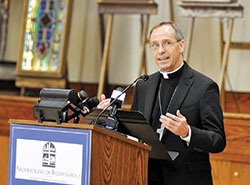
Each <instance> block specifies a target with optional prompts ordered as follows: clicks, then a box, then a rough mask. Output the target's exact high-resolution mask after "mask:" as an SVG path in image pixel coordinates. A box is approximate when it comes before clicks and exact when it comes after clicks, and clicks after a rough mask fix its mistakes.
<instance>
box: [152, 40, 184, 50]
mask: <svg viewBox="0 0 250 185" xmlns="http://www.w3.org/2000/svg"><path fill="white" fill-rule="evenodd" d="M180 41H181V40H177V41H176V42H171V41H164V42H162V43H161V44H160V43H152V44H150V47H151V49H152V50H158V49H159V48H160V45H161V47H163V48H164V49H169V48H172V47H173V46H174V44H175V43H177V42H180Z"/></svg>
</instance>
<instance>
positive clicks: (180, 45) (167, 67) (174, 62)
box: [150, 25, 184, 72]
mask: <svg viewBox="0 0 250 185" xmlns="http://www.w3.org/2000/svg"><path fill="white" fill-rule="evenodd" d="M150 44H151V50H152V53H153V57H154V60H155V63H156V64H157V65H158V66H159V68H160V71H162V72H168V71H173V70H175V69H177V68H178V67H179V66H180V65H181V64H182V61H183V57H182V53H183V50H184V40H181V41H179V42H177V40H176V38H175V30H174V28H173V27H172V26H171V25H162V26H161V27H158V28H156V29H154V30H153V32H152V34H151V37H150ZM154 46H156V47H154Z"/></svg>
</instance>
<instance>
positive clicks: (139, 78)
mask: <svg viewBox="0 0 250 185" xmlns="http://www.w3.org/2000/svg"><path fill="white" fill-rule="evenodd" d="M148 78H149V77H148V75H142V76H140V77H138V78H136V79H135V80H134V81H133V82H132V83H131V84H130V85H129V86H127V87H126V88H125V89H124V90H123V91H121V93H120V94H119V95H118V96H117V97H116V98H115V99H113V101H111V102H110V103H109V105H108V106H107V107H105V108H104V109H103V110H102V111H101V112H100V113H99V114H98V116H97V118H96V119H95V122H94V123H93V125H96V124H97V122H98V121H99V119H100V117H101V115H102V114H103V113H104V112H105V111H106V110H107V109H108V108H109V107H110V106H111V105H113V104H114V102H115V101H116V100H117V99H118V98H120V96H121V95H123V94H124V93H125V92H126V91H127V90H128V89H129V88H130V87H131V86H132V85H134V84H135V83H136V82H137V81H138V80H141V79H142V80H144V81H146V80H148Z"/></svg>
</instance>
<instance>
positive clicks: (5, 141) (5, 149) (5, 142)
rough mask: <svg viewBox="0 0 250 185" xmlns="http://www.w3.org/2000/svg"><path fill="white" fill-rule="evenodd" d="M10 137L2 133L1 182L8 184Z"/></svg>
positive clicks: (0, 155)
mask: <svg viewBox="0 0 250 185" xmlns="http://www.w3.org/2000/svg"><path fill="white" fill-rule="evenodd" d="M8 164H9V137H8V136H2V135H0V174H1V175H0V184H1V185H7V184H8Z"/></svg>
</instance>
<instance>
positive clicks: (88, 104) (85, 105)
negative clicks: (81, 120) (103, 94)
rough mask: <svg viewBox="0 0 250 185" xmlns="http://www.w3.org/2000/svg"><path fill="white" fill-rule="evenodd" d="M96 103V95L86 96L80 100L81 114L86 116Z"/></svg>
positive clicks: (97, 101) (97, 102)
mask: <svg viewBox="0 0 250 185" xmlns="http://www.w3.org/2000/svg"><path fill="white" fill-rule="evenodd" d="M98 104H99V100H98V98H97V97H92V98H87V99H86V100H85V101H83V102H82V108H81V115H82V116H83V117H85V116H87V115H88V114H89V113H90V112H92V111H93V110H94V108H95V107H96V106H97V105H98Z"/></svg>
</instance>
